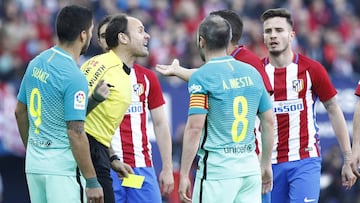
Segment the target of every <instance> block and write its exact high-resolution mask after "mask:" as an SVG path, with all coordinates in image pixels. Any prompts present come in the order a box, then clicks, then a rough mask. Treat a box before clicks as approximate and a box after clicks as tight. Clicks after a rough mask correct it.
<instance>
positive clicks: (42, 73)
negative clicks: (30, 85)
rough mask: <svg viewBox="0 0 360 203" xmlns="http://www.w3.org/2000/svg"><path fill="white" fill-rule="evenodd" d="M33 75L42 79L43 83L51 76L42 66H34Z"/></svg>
mask: <svg viewBox="0 0 360 203" xmlns="http://www.w3.org/2000/svg"><path fill="white" fill-rule="evenodd" d="M31 76H32V77H34V78H36V79H38V80H40V81H41V82H43V83H46V81H47V79H48V78H49V76H50V74H49V73H47V72H46V71H44V70H43V69H41V68H37V67H34V69H33V72H32V75H31Z"/></svg>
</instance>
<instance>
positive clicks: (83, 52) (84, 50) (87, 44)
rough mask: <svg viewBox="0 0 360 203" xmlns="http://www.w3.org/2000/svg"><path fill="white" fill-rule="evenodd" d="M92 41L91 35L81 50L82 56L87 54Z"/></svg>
mask: <svg viewBox="0 0 360 203" xmlns="http://www.w3.org/2000/svg"><path fill="white" fill-rule="evenodd" d="M90 40H91V38H89V35H88V38H87V41H86V44H84V46H83V47H82V48H81V52H80V55H82V54H85V53H86V51H87V49H88V48H89V45H90Z"/></svg>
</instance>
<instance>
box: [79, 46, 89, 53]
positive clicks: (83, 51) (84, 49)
mask: <svg viewBox="0 0 360 203" xmlns="http://www.w3.org/2000/svg"><path fill="white" fill-rule="evenodd" d="M88 47H89V45H88V44H84V46H83V47H82V48H81V52H80V55H82V54H85V53H86V51H87V49H88Z"/></svg>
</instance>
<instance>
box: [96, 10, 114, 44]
mask: <svg viewBox="0 0 360 203" xmlns="http://www.w3.org/2000/svg"><path fill="white" fill-rule="evenodd" d="M112 17H113V16H112V15H107V16H106V17H105V18H103V19H102V20H101V21H100V23H99V25H98V28H97V36H98V38H100V28H101V27H102V26H103V25H105V24H106V23H109V22H110V20H111V18H112Z"/></svg>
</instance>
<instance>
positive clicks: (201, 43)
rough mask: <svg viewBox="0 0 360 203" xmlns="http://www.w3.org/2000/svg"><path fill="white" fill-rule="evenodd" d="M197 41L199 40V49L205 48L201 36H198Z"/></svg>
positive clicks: (204, 42)
mask: <svg viewBox="0 0 360 203" xmlns="http://www.w3.org/2000/svg"><path fill="white" fill-rule="evenodd" d="M198 40H199V41H198V45H199V48H204V47H205V44H206V41H205V39H204V38H203V37H202V36H201V35H199V39H198Z"/></svg>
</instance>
